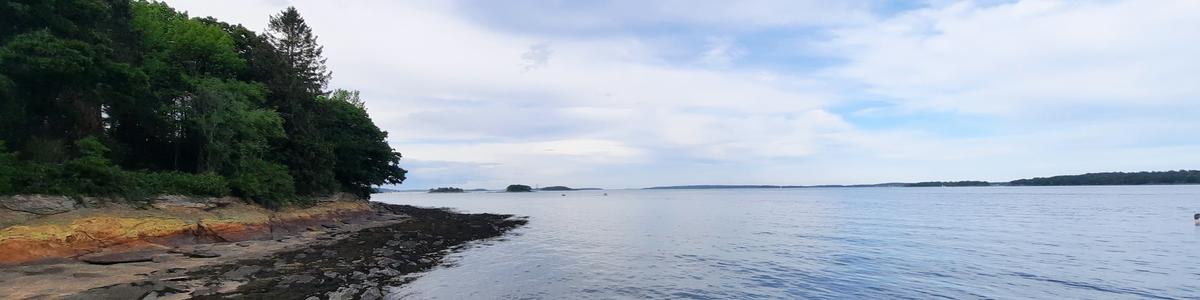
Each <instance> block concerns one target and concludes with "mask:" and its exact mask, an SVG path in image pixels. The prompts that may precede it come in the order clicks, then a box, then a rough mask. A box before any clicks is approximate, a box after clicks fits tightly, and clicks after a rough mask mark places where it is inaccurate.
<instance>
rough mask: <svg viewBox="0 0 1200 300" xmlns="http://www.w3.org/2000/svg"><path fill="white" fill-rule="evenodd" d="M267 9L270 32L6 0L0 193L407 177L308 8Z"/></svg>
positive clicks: (120, 0) (99, 7) (144, 190)
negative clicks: (327, 53) (345, 86)
mask: <svg viewBox="0 0 1200 300" xmlns="http://www.w3.org/2000/svg"><path fill="white" fill-rule="evenodd" d="M264 17H268V16H264ZM269 18H270V19H269V25H268V28H267V29H266V30H265V32H262V33H259V32H255V31H252V30H250V29H248V28H246V27H244V26H242V25H235V24H229V23H225V22H221V21H219V20H216V19H213V18H195V17H190V16H188V15H187V14H186V13H184V12H180V11H177V10H175V9H173V8H171V7H169V6H168V5H166V4H164V3H159V2H152V1H144V0H134V1H129V0H9V1H4V2H3V4H0V195H5V194H35V193H36V194H56V195H71V196H104V197H114V198H123V199H127V200H136V199H145V198H146V197H148V196H152V195H161V194H179V195H196V196H225V195H234V196H240V197H243V198H245V199H249V200H252V201H254V202H256V203H258V204H261V205H264V206H267V207H282V206H287V205H296V204H304V203H305V201H308V200H305V199H311V198H313V197H315V196H322V195H329V194H333V193H337V192H348V193H353V194H357V195H359V196H363V197H369V194H370V192H371V190H372V187H373V186H377V185H381V184H399V183H401V182H403V181H404V179H405V173H406V171H405V170H404V169H402V168H400V166H399V165H398V164H399V160H400V158H401V155H400V153H398V152H396V151H395V150H394V149H392V148H391V146H389V145H388V143H387V141H386V139H387V132H384V131H382V130H380V129H379V128H378V127H377V126H376V125H375V124H374V122H373V121H372V120H371V118H370V117H369V115H368V114H367V110H366V107H365V105H364V100H363V99H360V97H359V93H358V92H357V91H348V90H342V89H330V88H329V87H328V83H329V80H330V78H331V76H332V72H331V71H330V70H328V69H327V68H326V66H325V58H324V57H323V56H322V46H321V45H320V44H318V42H317V36H316V35H315V34H314V33H313V30H312V28H310V27H309V26H308V24H306V23H305V21H304V19H303V18H302V17H301V15H300V14H299V12H298V11H297V10H296V9H295V8H288V9H286V10H284V11H282V12H279V13H278V14H276V15H272V16H269Z"/></svg>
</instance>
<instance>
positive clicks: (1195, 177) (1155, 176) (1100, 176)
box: [645, 170, 1200, 190]
mask: <svg viewBox="0 0 1200 300" xmlns="http://www.w3.org/2000/svg"><path fill="white" fill-rule="evenodd" d="M1154 184H1200V170H1179V171H1149V172H1105V173H1087V174H1081V175H1061V176H1053V177H1036V178H1030V179H1018V180H1013V181H1010V182H987V181H980V180H964V181H924V182H915V183H904V182H891V183H879V184H853V185H727V184H702V185H672V186H656V187H649V188H645V189H647V190H706V189H797V188H847V187H979V186H1070V185H1154Z"/></svg>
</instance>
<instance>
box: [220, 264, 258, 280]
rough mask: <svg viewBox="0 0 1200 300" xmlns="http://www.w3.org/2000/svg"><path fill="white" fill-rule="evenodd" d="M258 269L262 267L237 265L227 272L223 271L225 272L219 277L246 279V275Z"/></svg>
mask: <svg viewBox="0 0 1200 300" xmlns="http://www.w3.org/2000/svg"><path fill="white" fill-rule="evenodd" d="M259 270H262V267H259V266H241V267H238V268H237V269H234V270H233V271H229V272H225V273H223V274H221V278H224V279H228V280H244V279H246V277H247V276H250V275H252V274H254V273H257V272H258V271H259Z"/></svg>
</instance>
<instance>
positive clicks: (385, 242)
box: [0, 197, 526, 299]
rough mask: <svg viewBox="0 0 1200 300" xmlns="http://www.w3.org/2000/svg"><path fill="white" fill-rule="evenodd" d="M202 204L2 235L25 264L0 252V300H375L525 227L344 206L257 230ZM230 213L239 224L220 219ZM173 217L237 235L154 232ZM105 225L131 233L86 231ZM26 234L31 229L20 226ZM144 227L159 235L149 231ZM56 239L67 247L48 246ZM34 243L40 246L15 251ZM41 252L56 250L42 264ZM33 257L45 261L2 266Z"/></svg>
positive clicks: (59, 217) (502, 220)
mask: <svg viewBox="0 0 1200 300" xmlns="http://www.w3.org/2000/svg"><path fill="white" fill-rule="evenodd" d="M47 198H52V197H47ZM198 200H199V199H192V201H187V202H182V203H175V204H174V205H169V206H161V208H157V207H156V208H147V209H136V210H130V209H126V208H120V207H106V208H102V209H94V208H81V209H73V210H71V211H64V212H59V213H56V214H55V215H51V216H50V217H49V218H47V217H45V216H42V217H34V218H33V219H31V220H27V221H26V223H22V224H18V225H13V226H8V227H4V228H2V230H3V231H0V232H2V233H3V235H0V248H4V249H5V250H8V251H9V252H14V253H18V254H21V253H24V255H21V256H14V255H11V254H13V253H5V254H6V256H4V257H3V258H5V259H6V260H4V261H0V263H4V264H0V299H60V298H62V299H309V298H315V299H380V298H381V297H384V296H386V295H388V294H390V293H391V292H390V289H391V288H393V287H395V286H399V285H403V284H405V283H406V282H409V281H411V280H412V279H413V278H414V276H415V274H419V273H420V272H422V271H425V270H428V269H430V268H432V267H434V266H436V265H439V264H441V263H442V258H443V257H445V255H446V254H447V253H449V252H451V251H453V250H454V249H457V248H461V247H463V246H464V245H466V243H467V242H469V241H474V240H479V239H487V238H492V237H497V236H500V235H501V234H503V233H504V232H506V231H508V230H510V229H512V228H515V227H518V226H520V225H523V224H525V222H526V221H525V220H523V219H521V218H513V217H512V216H509V215H494V214H460V213H454V212H451V211H447V210H444V209H434V208H419V207H412V206H403V205H387V204H381V203H371V204H370V205H368V203H367V202H365V201H361V200H344V201H338V202H326V203H322V204H319V205H317V206H315V207H312V208H305V209H292V210H285V211H279V212H272V213H270V217H269V220H266V219H267V218H262V219H264V221H265V222H263V223H258V222H255V220H257V219H259V218H247V217H246V216H251V217H254V216H256V213H257V212H258V211H255V210H253V209H250V208H247V207H240V206H235V204H229V205H230V206H226V207H220V208H218V207H207V209H208V210H207V211H206V210H204V208H200V207H192V206H199V205H202V204H207V203H203V202H197V201H198ZM215 200H219V199H215ZM179 204H187V207H179V206H178V205H179ZM230 209H233V210H236V213H237V214H238V216H230V215H228V214H229V213H234V212H228V211H224V210H230ZM63 210H66V209H65V208H64V209H63ZM181 211H185V212H191V214H192V215H198V216H194V217H202V218H203V217H213V216H211V215H208V214H214V215H219V216H217V217H219V218H221V219H224V220H225V221H224V222H225V224H236V225H238V226H237V228H235V229H236V230H231V229H228V228H227V227H230V226H216V225H215V224H216V222H213V221H212V220H213V218H204V219H201V220H203V221H207V222H196V223H194V224H191V225H192V226H195V227H194V228H196V229H195V230H191V229H189V230H185V231H182V232H179V233H178V234H176V233H175V232H174V231H171V230H166V229H169V228H165V227H164V228H158V227H163V226H158V225H154V224H159V223H166V224H170V223H172V222H167V221H170V220H183V219H186V218H188V217H189V216H186V214H179V213H180V212H181ZM220 214H225V215H220ZM294 215H303V216H305V217H304V218H294V217H290V216H294ZM109 219H120V220H125V221H128V222H102V223H104V224H102V225H104V226H101V227H102V228H100V227H96V226H91V225H89V224H92V223H96V222H95V220H109ZM164 220H166V221H164ZM31 223H37V224H39V225H35V226H27V224H31ZM146 224H151V225H154V226H155V228H154V229H153V230H147V229H146V228H145V227H146ZM202 224H203V225H202ZM60 225H63V226H60ZM168 227H169V226H168ZM47 228H59V229H61V230H57V231H51V230H46V229H47ZM32 229H38V230H41V231H38V232H41V233H47V234H28V233H37V232H33V231H31V230H32ZM101 229H103V230H101ZM259 229H263V230H259ZM59 231H61V232H66V233H64V234H63V235H64V237H62V238H58V237H56V236H53V235H50V233H55V232H59ZM248 233H249V234H248ZM257 233H263V234H265V235H262V236H260V235H258V234H257ZM100 234H106V235H107V236H103V238H102V239H99V240H102V241H105V243H102V244H101V245H96V244H94V243H75V242H74V241H75V240H78V239H79V238H80V237H83V236H87V237H93V236H95V237H101V236H100ZM152 234H161V235H153V236H152ZM118 237H121V239H118ZM34 240H36V241H37V242H38V243H36V245H35V246H38V247H24V248H22V247H11V246H14V245H15V246H22V245H32V244H31V241H34ZM49 246H54V247H55V248H58V249H59V250H57V251H54V252H53V253H44V252H45V251H43V250H47V249H49V248H48V247H49ZM67 250H75V251H78V252H80V254H71V253H70V252H68V251H67ZM34 255H44V256H45V257H42V258H40V259H38V260H32V261H31V260H28V259H22V260H7V259H10V258H26V257H31V256H34ZM13 263H15V264H13Z"/></svg>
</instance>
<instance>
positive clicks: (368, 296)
mask: <svg viewBox="0 0 1200 300" xmlns="http://www.w3.org/2000/svg"><path fill="white" fill-rule="evenodd" d="M381 298H383V293H381V292H379V288H374V287H372V288H368V289H367V290H366V291H364V292H363V293H362V295H359V296H358V299H362V300H378V299H381Z"/></svg>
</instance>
